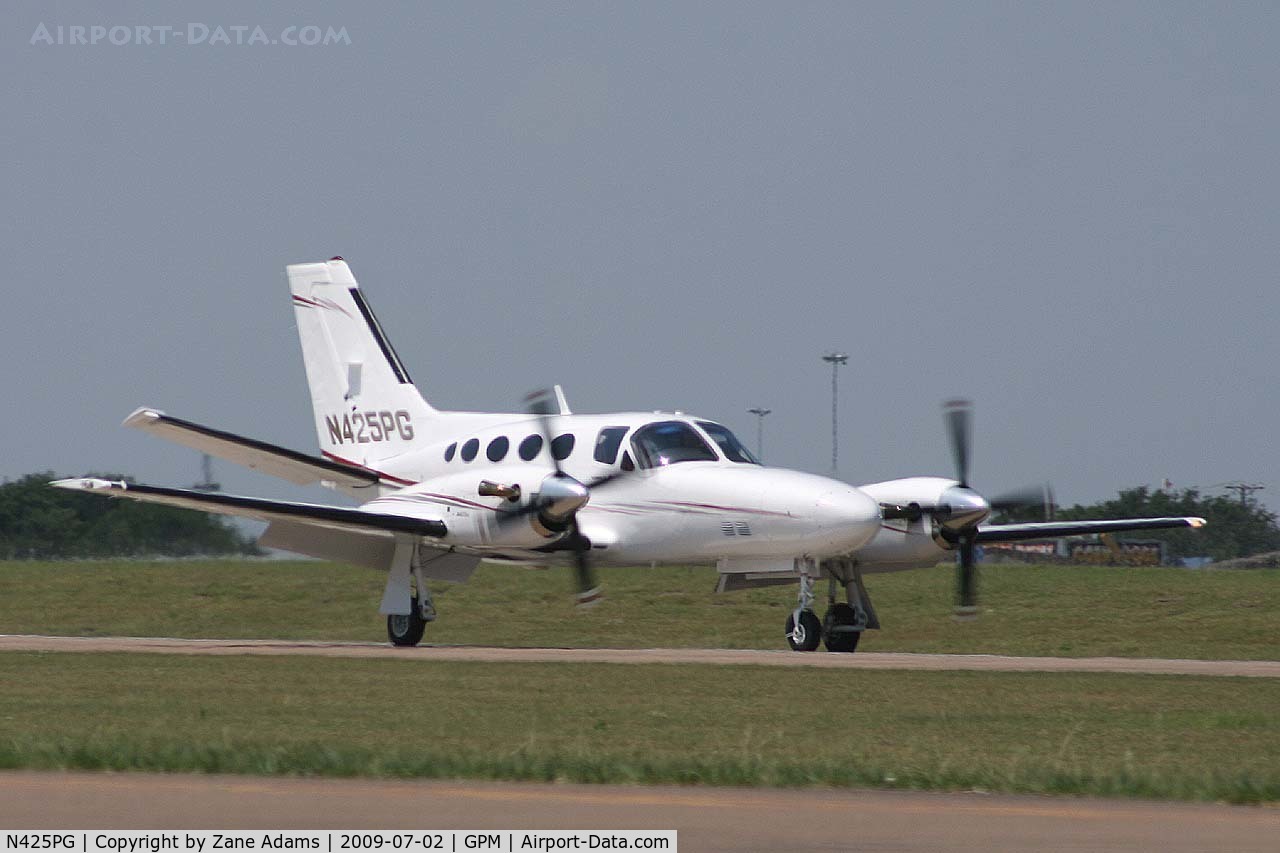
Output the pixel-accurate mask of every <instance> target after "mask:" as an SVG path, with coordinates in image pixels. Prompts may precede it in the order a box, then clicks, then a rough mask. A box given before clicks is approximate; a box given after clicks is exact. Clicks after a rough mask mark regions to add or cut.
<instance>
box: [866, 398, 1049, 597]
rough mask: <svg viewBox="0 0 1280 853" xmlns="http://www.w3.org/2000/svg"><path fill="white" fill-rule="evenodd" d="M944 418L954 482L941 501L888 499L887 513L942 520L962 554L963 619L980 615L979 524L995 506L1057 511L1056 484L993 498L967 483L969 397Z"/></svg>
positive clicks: (948, 406) (946, 409)
mask: <svg viewBox="0 0 1280 853" xmlns="http://www.w3.org/2000/svg"><path fill="white" fill-rule="evenodd" d="M942 417H943V422H944V424H945V425H946V431H947V438H948V440H949V443H950V444H951V457H952V459H953V460H954V462H955V466H956V480H957V483H956V485H954V486H952V487H951V488H949V489H947V490H946V491H945V492H943V493H942V496H941V498H940V499H939V502H938V503H937V504H932V505H922V504H918V503H910V504H888V505H884V506H882V512H883V515H884V517H885V518H887V519H892V518H901V519H907V520H909V521H918V520H919V519H920V518H921V517H923V516H925V515H929V516H931V517H932V518H933V519H934V521H935V522H937V524H938V529H939V533H940V534H941V535H942V537H943V538H944V539H946V540H947V541H948V542H950V543H951V544H952V545H954V546H955V548H956V551H957V553H958V554H959V555H960V559H959V561H958V563H957V567H956V610H955V616H956V618H957V619H960V620H968V619H975V618H977V615H978V588H977V558H976V553H975V552H976V547H977V535H978V525H979V524H981V523H982V522H983V521H985V520H986V519H987V517H988V516H989V515H991V513H992V511H997V510H998V511H1000V512H1006V513H1009V512H1018V511H1022V510H1027V509H1032V508H1039V509H1040V511H1041V513H1042V514H1043V515H1044V517H1045V518H1046V519H1047V518H1050V517H1051V516H1052V513H1053V507H1054V503H1053V490H1052V489H1051V488H1050V487H1049V486H1048V485H1047V484H1046V485H1042V486H1028V487H1025V488H1022V489H1016V490H1014V491H1010V492H1006V493H1004V494H1001V495H999V496H998V497H994V498H991V499H987V498H984V497H983V496H982V495H980V494H978V492H976V491H974V490H973V489H971V488H970V487H969V460H970V458H971V455H972V444H973V404H972V403H970V402H969V401H968V400H948V401H947V402H946V403H944V404H943V406H942Z"/></svg>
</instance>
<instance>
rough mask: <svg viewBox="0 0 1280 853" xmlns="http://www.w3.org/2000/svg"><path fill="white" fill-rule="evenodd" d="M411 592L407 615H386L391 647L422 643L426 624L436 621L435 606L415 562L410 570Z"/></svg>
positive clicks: (425, 580)
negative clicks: (411, 579)
mask: <svg viewBox="0 0 1280 853" xmlns="http://www.w3.org/2000/svg"><path fill="white" fill-rule="evenodd" d="M412 578H413V592H412V595H413V597H412V599H411V600H410V604H409V612H408V613H403V614H401V613H389V614H387V639H389V640H390V641H391V645H393V646H416V645H418V643H420V642H422V634H423V632H425V631H426V630H427V623H428V622H434V621H435V620H436V605H435V602H434V601H433V600H432V598H431V590H430V589H428V588H427V579H426V578H424V577H423V576H422V571H421V567H420V566H419V565H417V563H416V562H415V563H414V565H413V568H412Z"/></svg>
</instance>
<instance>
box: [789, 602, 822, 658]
mask: <svg viewBox="0 0 1280 853" xmlns="http://www.w3.org/2000/svg"><path fill="white" fill-rule="evenodd" d="M795 628H796V615H795V613H792V614H790V615H789V616H787V644H788V645H790V646H791V651H793V652H811V651H813V650H814V649H816V648H818V644H819V643H821V642H822V623H821V622H819V621H818V614H817V613H814V612H813V611H812V610H802V611H800V630H799V631H798V632H797V631H796V629H795ZM797 633H798V634H799V636H796V635H797Z"/></svg>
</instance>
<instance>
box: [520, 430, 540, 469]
mask: <svg viewBox="0 0 1280 853" xmlns="http://www.w3.org/2000/svg"><path fill="white" fill-rule="evenodd" d="M541 452H542V436H540V435H530V436H526V437H525V439H524V441H522V442H520V458H521V459H523V460H524V461H525V462H529V461H531V460H532V459H533V457H535V456H537V455H538V454H539V453H541Z"/></svg>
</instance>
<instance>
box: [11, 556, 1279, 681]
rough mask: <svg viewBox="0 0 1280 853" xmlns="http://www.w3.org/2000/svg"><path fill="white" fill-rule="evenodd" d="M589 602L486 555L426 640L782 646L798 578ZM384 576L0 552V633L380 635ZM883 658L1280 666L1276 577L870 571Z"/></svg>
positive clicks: (610, 576)
mask: <svg viewBox="0 0 1280 853" xmlns="http://www.w3.org/2000/svg"><path fill="white" fill-rule="evenodd" d="M601 577H602V580H603V582H604V585H605V589H606V593H607V595H608V598H607V599H606V600H605V601H604V602H603V603H602V604H601V605H599V606H598V607H596V608H595V609H592V610H589V611H586V612H582V613H578V612H575V611H574V610H573V608H572V606H571V597H570V594H569V589H570V581H569V578H568V575H567V572H565V571H564V570H549V571H531V570H525V569H518V568H510V567H501V566H482V567H481V568H480V570H479V571H478V572H477V573H476V575H475V577H474V578H473V579H472V581H471V583H469V584H465V585H459V586H447V585H441V586H440V587H439V588H438V589H437V590H436V598H437V603H438V605H439V607H440V612H441V616H440V619H439V620H438V621H436V622H435V623H433V624H432V625H430V626H428V632H427V637H426V642H435V643H477V644H498V645H526V646H574V647H588V646H608V647H621V648H640V647H708V648H783V647H785V640H784V639H783V637H782V624H783V622H784V620H785V619H786V615H787V613H788V612H789V611H790V609H791V608H792V607H793V606H794V600H795V599H794V595H795V593H794V590H793V589H792V588H775V589H768V590H753V591H750V592H745V593H732V594H728V595H713V594H712V592H711V590H712V588H713V587H714V584H715V572H714V571H713V570H711V569H705V568H701V569H684V568H658V569H648V568H637V569H605V570H602V571H601ZM383 581H384V579H383V576H382V575H381V574H380V573H376V572H372V571H368V570H363V569H353V568H349V567H344V566H338V565H334V564H330V563H319V562H301V561H299V562H283V561H281V562H276V561H265V562H264V561H236V560H219V561H191V562H186V561H183V562H124V561H121V562H75V563H0V633H38V634H77V635H93V634H99V635H133V636H179V637H246V638H247V637H255V638H282V639H323V640H374V641H377V640H383V639H385V633H384V628H383V620H382V619H381V617H379V616H378V614H377V605H378V601H379V599H380V598H381V593H382V584H383ZM867 583H868V587H869V589H870V592H871V595H872V598H873V600H874V602H875V605H876V608H877V610H878V611H879V614H880V618H881V621H882V623H883V625H884V629H883V630H881V631H872V632H869V633H868V634H867V635H866V637H865V638H864V639H863V644H862V646H861V648H862V649H865V650H871V651H915V652H961V653H1001V654H1018V655H1058V656H1092V655H1119V656H1128V657H1185V658H1204V659H1226V658H1238V659H1254V660H1258V659H1267V660H1275V659H1280V617H1278V616H1277V614H1280V571H1278V570H1272V569H1258V570H1237V571H1187V570H1181V569H1132V568H1128V569H1119V568H1103V567H1061V566H1010V565H996V566H984V567H983V569H982V573H981V576H980V583H981V592H982V601H983V605H984V607H985V608H986V612H985V613H984V614H983V616H982V618H981V619H980V620H978V621H977V622H973V623H966V624H957V623H955V622H954V621H952V620H951V618H950V613H951V597H952V594H953V592H952V584H953V579H952V570H951V569H950V568H948V567H945V566H940V567H938V568H935V569H929V570H922V571H913V572H902V573H899V574H890V575H872V576H869V577H868V579H867Z"/></svg>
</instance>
